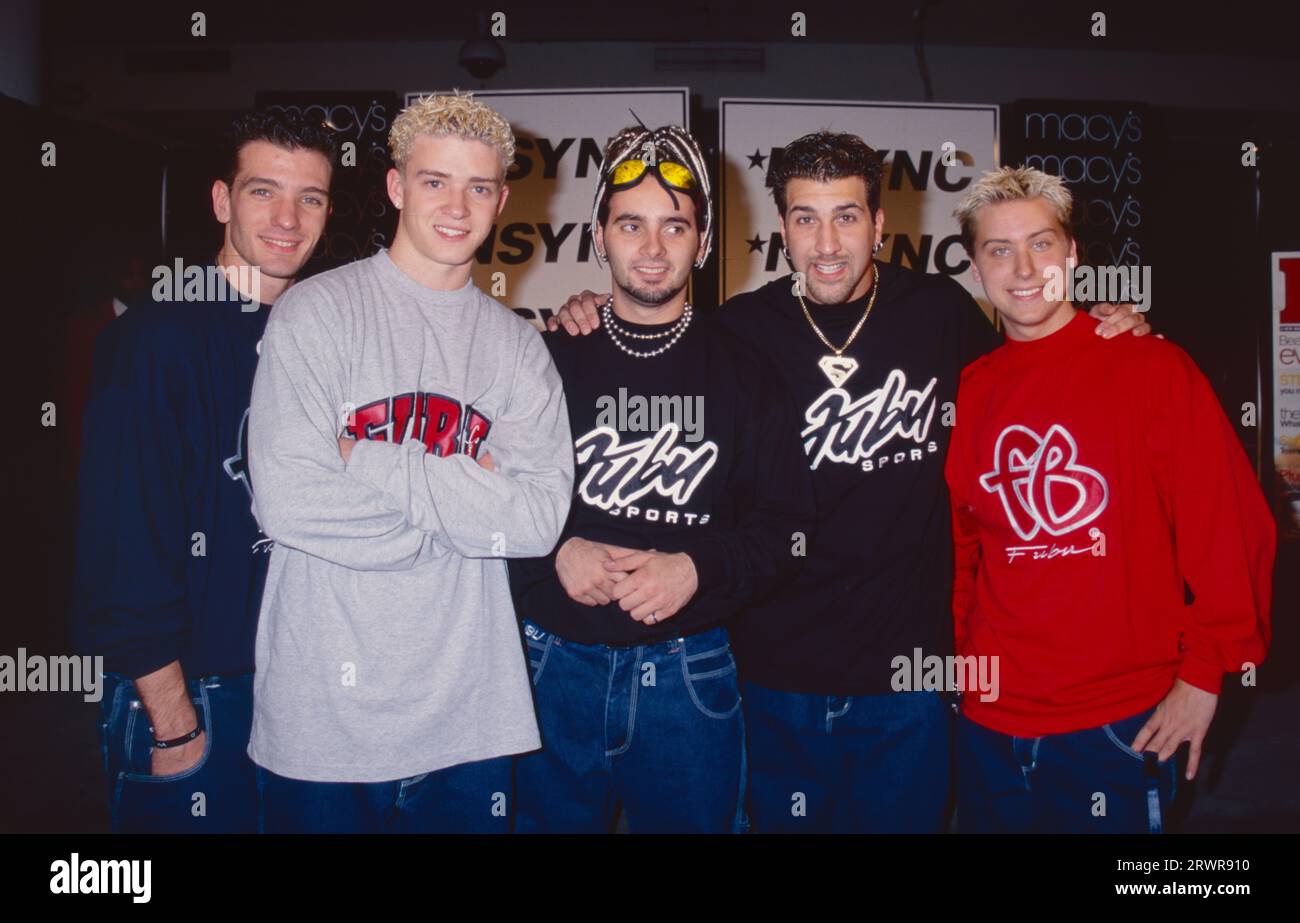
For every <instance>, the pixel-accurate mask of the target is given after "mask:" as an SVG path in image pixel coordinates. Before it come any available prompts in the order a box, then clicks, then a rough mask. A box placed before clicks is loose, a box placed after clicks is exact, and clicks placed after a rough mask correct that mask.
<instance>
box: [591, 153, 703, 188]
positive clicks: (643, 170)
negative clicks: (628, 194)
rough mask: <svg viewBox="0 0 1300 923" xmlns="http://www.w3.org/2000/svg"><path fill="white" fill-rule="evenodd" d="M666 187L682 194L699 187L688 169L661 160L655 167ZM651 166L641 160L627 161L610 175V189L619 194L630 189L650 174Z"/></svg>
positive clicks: (672, 162) (669, 161)
mask: <svg viewBox="0 0 1300 923" xmlns="http://www.w3.org/2000/svg"><path fill="white" fill-rule="evenodd" d="M653 169H655V170H656V171H657V172H658V173H659V179H660V180H661V181H662V182H663V183H664V185H666V186H668V187H670V188H672V189H677V190H680V191H682V192H694V191H695V187H696V185H697V183H696V181H695V174H694V173H692V172H691V171H690V170H689V169H688V168H686V167H684V166H682V165H681V164H679V163H676V162H674V161H671V160H661V161H659V162H658V163H656V164H654V165H653ZM650 170H651V164H648V163H646V162H645V161H644V160H641V159H640V158H636V159H633V160H625V161H623V162H622V163H620V164H619V165H618V166H616V167H615V168H614V169H613V170H612V171H611V172H610V174H609V188H610V190H611V191H615V192H617V191H618V190H620V189H629V188H631V187H632V186H635V185H636V184H637V183H639V182H641V180H643V179H645V178H646V176H648V175H649V174H650Z"/></svg>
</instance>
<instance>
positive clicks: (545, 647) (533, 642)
mask: <svg viewBox="0 0 1300 923" xmlns="http://www.w3.org/2000/svg"><path fill="white" fill-rule="evenodd" d="M554 643H555V635H553V634H551V633H550V632H548V631H542V630H541V629H540V628H538V627H537V626H536V625H534V624H532V623H531V622H525V623H524V647H525V649H526V650H527V651H528V673H529V675H530V676H532V679H533V686H534V687H536V685H537V683H538V682H539V681H540V680H541V678H542V671H543V670H545V669H546V661H547V660H548V659H550V656H551V645H552V644H554Z"/></svg>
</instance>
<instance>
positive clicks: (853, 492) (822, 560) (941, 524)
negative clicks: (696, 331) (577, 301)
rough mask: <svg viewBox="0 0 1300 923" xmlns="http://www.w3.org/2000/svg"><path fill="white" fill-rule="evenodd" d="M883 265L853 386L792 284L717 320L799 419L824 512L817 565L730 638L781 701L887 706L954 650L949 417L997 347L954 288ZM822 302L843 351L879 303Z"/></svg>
mask: <svg viewBox="0 0 1300 923" xmlns="http://www.w3.org/2000/svg"><path fill="white" fill-rule="evenodd" d="M876 265H877V266H878V267H879V268H880V271H881V272H880V278H881V288H880V295H879V297H878V299H877V301H876V304H875V306H874V307H873V309H872V312H871V316H870V317H869V318H868V319H867V322H866V324H864V325H863V327H862V330H861V332H860V333H859V334H858V336H857V338H856V339H855V340H854V341H853V343H852V345H851V346H849V348H848V349H847V350H846V351H845V352H844V358H845V359H846V360H853V361H856V362H857V363H858V366H857V368H856V369H855V370H853V371H851V372H848V377H847V378H845V379H843V380H841V382H840V385H839V386H838V387H837V386H836V385H835V384H833V383H832V382H831V380H830V379H829V378H828V376H827V374H826V373H824V372H823V371H822V369H821V368H819V366H818V362H819V360H820V359H821V358H822V357H823V356H827V355H829V354H830V353H831V350H829V349H827V348H826V346H825V345H824V344H823V343H822V342H821V341H820V340H819V339H818V338H817V336H816V334H815V333H814V332H813V330H812V327H811V326H810V325H809V323H808V320H807V318H806V317H805V316H804V313H803V309H802V308H801V307H800V305H799V302H798V300H796V298H795V296H794V295H793V294H792V288H793V282H792V278H791V277H790V276H786V277H785V278H782V279H777V280H775V281H773V282H769V283H768V284H767V285H764V286H763V287H761V288H759V289H758V290H757V291H753V292H746V293H745V294H742V295H737V296H735V297H734V298H731V299H730V300H728V301H727V302H726V304H724V305H723V306H722V308H721V310H720V311H719V312H718V314H717V316H716V318H714V319H713V321H714V322H715V323H717V324H719V325H721V326H722V327H723V328H724V329H726V330H728V331H729V332H730V333H731V335H732V336H734V337H735V338H737V339H739V340H742V341H743V342H745V343H747V344H749V345H750V346H751V347H752V348H753V349H755V350H757V351H758V352H759V353H761V354H762V355H764V356H766V357H767V358H768V359H769V361H770V362H771V363H772V366H773V368H774V369H776V373H777V375H778V377H779V384H780V387H781V388H782V389H783V390H784V391H785V392H786V393H787V394H788V395H789V397H790V398H791V399H792V400H793V402H794V404H795V408H796V412H797V413H798V415H799V417H800V419H799V421H798V423H797V424H796V425H795V427H794V428H792V429H791V430H790V431H789V433H788V439H789V440H790V441H791V442H801V443H802V445H803V449H804V459H803V462H804V466H805V467H806V468H807V469H808V470H809V471H810V472H811V474H812V479H813V489H814V492H815V494H816V498H817V500H816V505H817V535H816V537H815V538H814V539H813V540H812V541H811V542H810V544H809V547H808V560H807V564H806V565H805V566H804V568H803V570H802V571H800V573H799V574H798V576H797V577H796V578H795V579H794V580H791V581H789V582H788V583H786V584H784V585H783V586H782V587H781V588H780V589H779V590H778V591H777V592H775V593H773V594H771V595H770V596H769V597H768V598H767V599H765V600H763V601H760V602H758V603H756V604H754V605H752V606H750V607H748V608H747V610H746V612H745V613H744V614H743V615H742V616H741V617H740V618H739V619H737V621H736V623H735V625H734V626H733V627H732V631H731V639H732V647H733V648H734V650H735V652H736V662H737V664H738V666H739V667H740V673H741V676H742V677H743V678H745V679H747V680H749V681H752V682H755V683H757V684H758V685H760V686H766V687H768V688H771V689H780V690H783V691H787V692H801V693H810V694H814V695H837V696H846V695H873V694H881V693H888V692H890V691H891V688H892V687H891V680H892V678H893V676H894V674H895V672H896V669H895V667H894V665H893V659H894V658H895V657H897V656H900V655H902V656H906V657H912V656H913V651H914V649H916V648H920V649H921V650H922V652H923V656H928V655H930V654H937V655H941V656H942V655H944V654H946V653H951V651H952V645H953V641H952V612H951V593H952V573H953V568H952V521H951V514H950V511H949V508H948V492H947V487H946V486H945V484H944V478H943V466H944V458H945V456H946V454H947V451H948V436H949V434H950V432H951V424H952V422H953V417H952V416H951V414H950V413H946V411H951V410H952V409H953V404H954V402H955V401H956V398H957V381H958V378H959V376H960V374H961V370H962V368H963V367H964V366H965V365H966V364H967V363H968V362H971V361H973V360H974V359H976V358H978V357H979V356H981V355H983V354H984V353H986V352H988V351H989V350H991V349H992V348H993V347H994V346H995V345H996V344H997V334H996V332H995V330H994V328H993V325H992V324H990V323H989V322H988V319H987V318H986V317H985V316H984V313H983V312H982V311H981V310H980V308H979V305H978V304H976V303H975V300H974V299H973V298H971V296H970V295H969V294H968V293H967V292H966V290H965V289H963V288H962V287H961V286H960V285H958V284H957V283H956V282H955V281H953V280H952V279H949V278H947V277H945V276H939V275H927V274H924V273H919V272H914V271H912V270H909V269H904V268H903V267H901V266H894V265H891V264H881V263H877V264H876ZM805 300H806V299H805ZM807 304H808V309H809V311H811V312H812V314H813V318H814V320H815V321H816V322H817V325H818V327H820V328H821V330H822V332H823V333H824V334H825V336H826V337H827V339H829V340H830V341H831V342H832V343H834V344H835V345H836V346H839V345H842V344H843V343H844V342H845V340H847V339H848V337H849V334H850V333H852V331H853V327H854V326H855V325H856V324H857V322H858V320H859V319H860V318H861V317H862V314H863V311H864V309H865V307H866V304H867V299H866V298H863V299H859V300H857V301H853V302H849V303H847V304H842V305H820V304H816V303H815V302H812V301H808V302H807ZM842 368H843V369H844V370H845V371H847V369H848V364H847V363H846V364H844V365H843V366H842Z"/></svg>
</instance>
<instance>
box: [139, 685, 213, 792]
mask: <svg viewBox="0 0 1300 923" xmlns="http://www.w3.org/2000/svg"><path fill="white" fill-rule="evenodd" d="M191 701H192V702H193V703H194V714H195V715H196V716H197V718H198V725H199V727H201V728H203V755H202V756H200V757H199V761H198V762H197V763H195V764H194V765H193V766H191V767H190V768H189V769H186V770H185V771H184V772H177V773H172V774H170V775H165V776H155V775H154V774H153V773H151V772H143V771H139V772H130V771H126V772H122V773H120V774H119V776H118V781H119V783H120V782H121V781H122V780H127V781H131V782H148V783H152V784H161V783H165V782H178V781H180V780H182V779H188V778H189V777H191V776H193V775H196V774H197V773H198V772H199V771H201V770H202V769H203V767H204V766H206V765H207V763H208V758H209V757H210V756H211V755H212V715H211V711H212V710H211V708H210V706H209V704H208V694H207V690H206V689H202V688H201V689H200V690H199V694H198V695H197V696H195V697H193V698H192V699H191ZM130 704H131V710H132V714H131V716H130V717H129V718H128V719H127V722H126V738H127V763H126V765H127V766H128V767H129V766H131V765H132V757H133V755H134V759H135V768H137V769H141V770H142V769H145V768H147V767H149V766H150V765H152V761H153V758H152V754H151V753H150V750H151V749H152V747H153V732H152V731H150V730H149V721H148V716H147V715H146V714H145V710H144V706H143V705H141V704H140V702H139V700H138V699H132V700H131V703H130ZM119 787H120V785H119Z"/></svg>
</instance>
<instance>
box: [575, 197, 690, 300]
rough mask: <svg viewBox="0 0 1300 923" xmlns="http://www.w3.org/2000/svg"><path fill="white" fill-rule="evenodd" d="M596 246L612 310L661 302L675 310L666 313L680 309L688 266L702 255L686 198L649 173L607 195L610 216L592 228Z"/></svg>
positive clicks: (688, 200)
mask: <svg viewBox="0 0 1300 923" xmlns="http://www.w3.org/2000/svg"><path fill="white" fill-rule="evenodd" d="M674 198H675V199H676V200H677V201H676V203H674V202H673V199H674ZM596 246H597V247H598V248H599V249H600V250H601V252H603V253H604V254H605V256H606V258H607V259H608V261H609V270H610V275H611V276H612V277H613V279H614V286H615V289H616V291H615V293H614V307H615V309H616V310H618V309H619V308H620V307H625V308H629V309H631V310H632V312H633V313H637V314H640V313H641V311H643V310H644V309H656V308H659V307H661V306H667V307H669V308H674V309H676V311H670V312H668V313H676V312H679V311H680V310H681V308H682V307H683V305H684V303H685V295H684V294H683V292H684V290H685V288H686V283H687V282H688V281H689V280H690V276H691V267H692V266H693V265H694V264H695V262H696V261H697V260H701V259H703V258H704V242H703V241H702V240H701V239H700V232H699V228H697V227H696V224H695V204H694V203H693V202H692V201H691V197H690V196H688V195H686V194H684V193H681V192H674V193H673V195H669V194H668V190H667V189H665V188H664V187H663V186H661V185H660V184H659V182H658V181H657V180H656V179H654V178H652V177H647V178H646V179H645V180H642V181H641V182H640V183H638V184H637V185H635V186H633V187H632V188H631V189H624V190H622V191H620V192H616V193H614V194H613V195H612V196H610V198H609V218H608V220H606V222H605V224H604V226H603V227H597V228H596ZM620 316H622V313H621V312H620ZM626 319H628V320H634V321H635V320H637V319H638V318H626ZM640 319H643V320H648V322H651V323H653V322H655V321H654V319H652V318H645V317H644V316H642V317H641V318H640ZM663 319H664V320H665V321H667V320H672V319H673V318H672V317H664V318H663Z"/></svg>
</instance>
